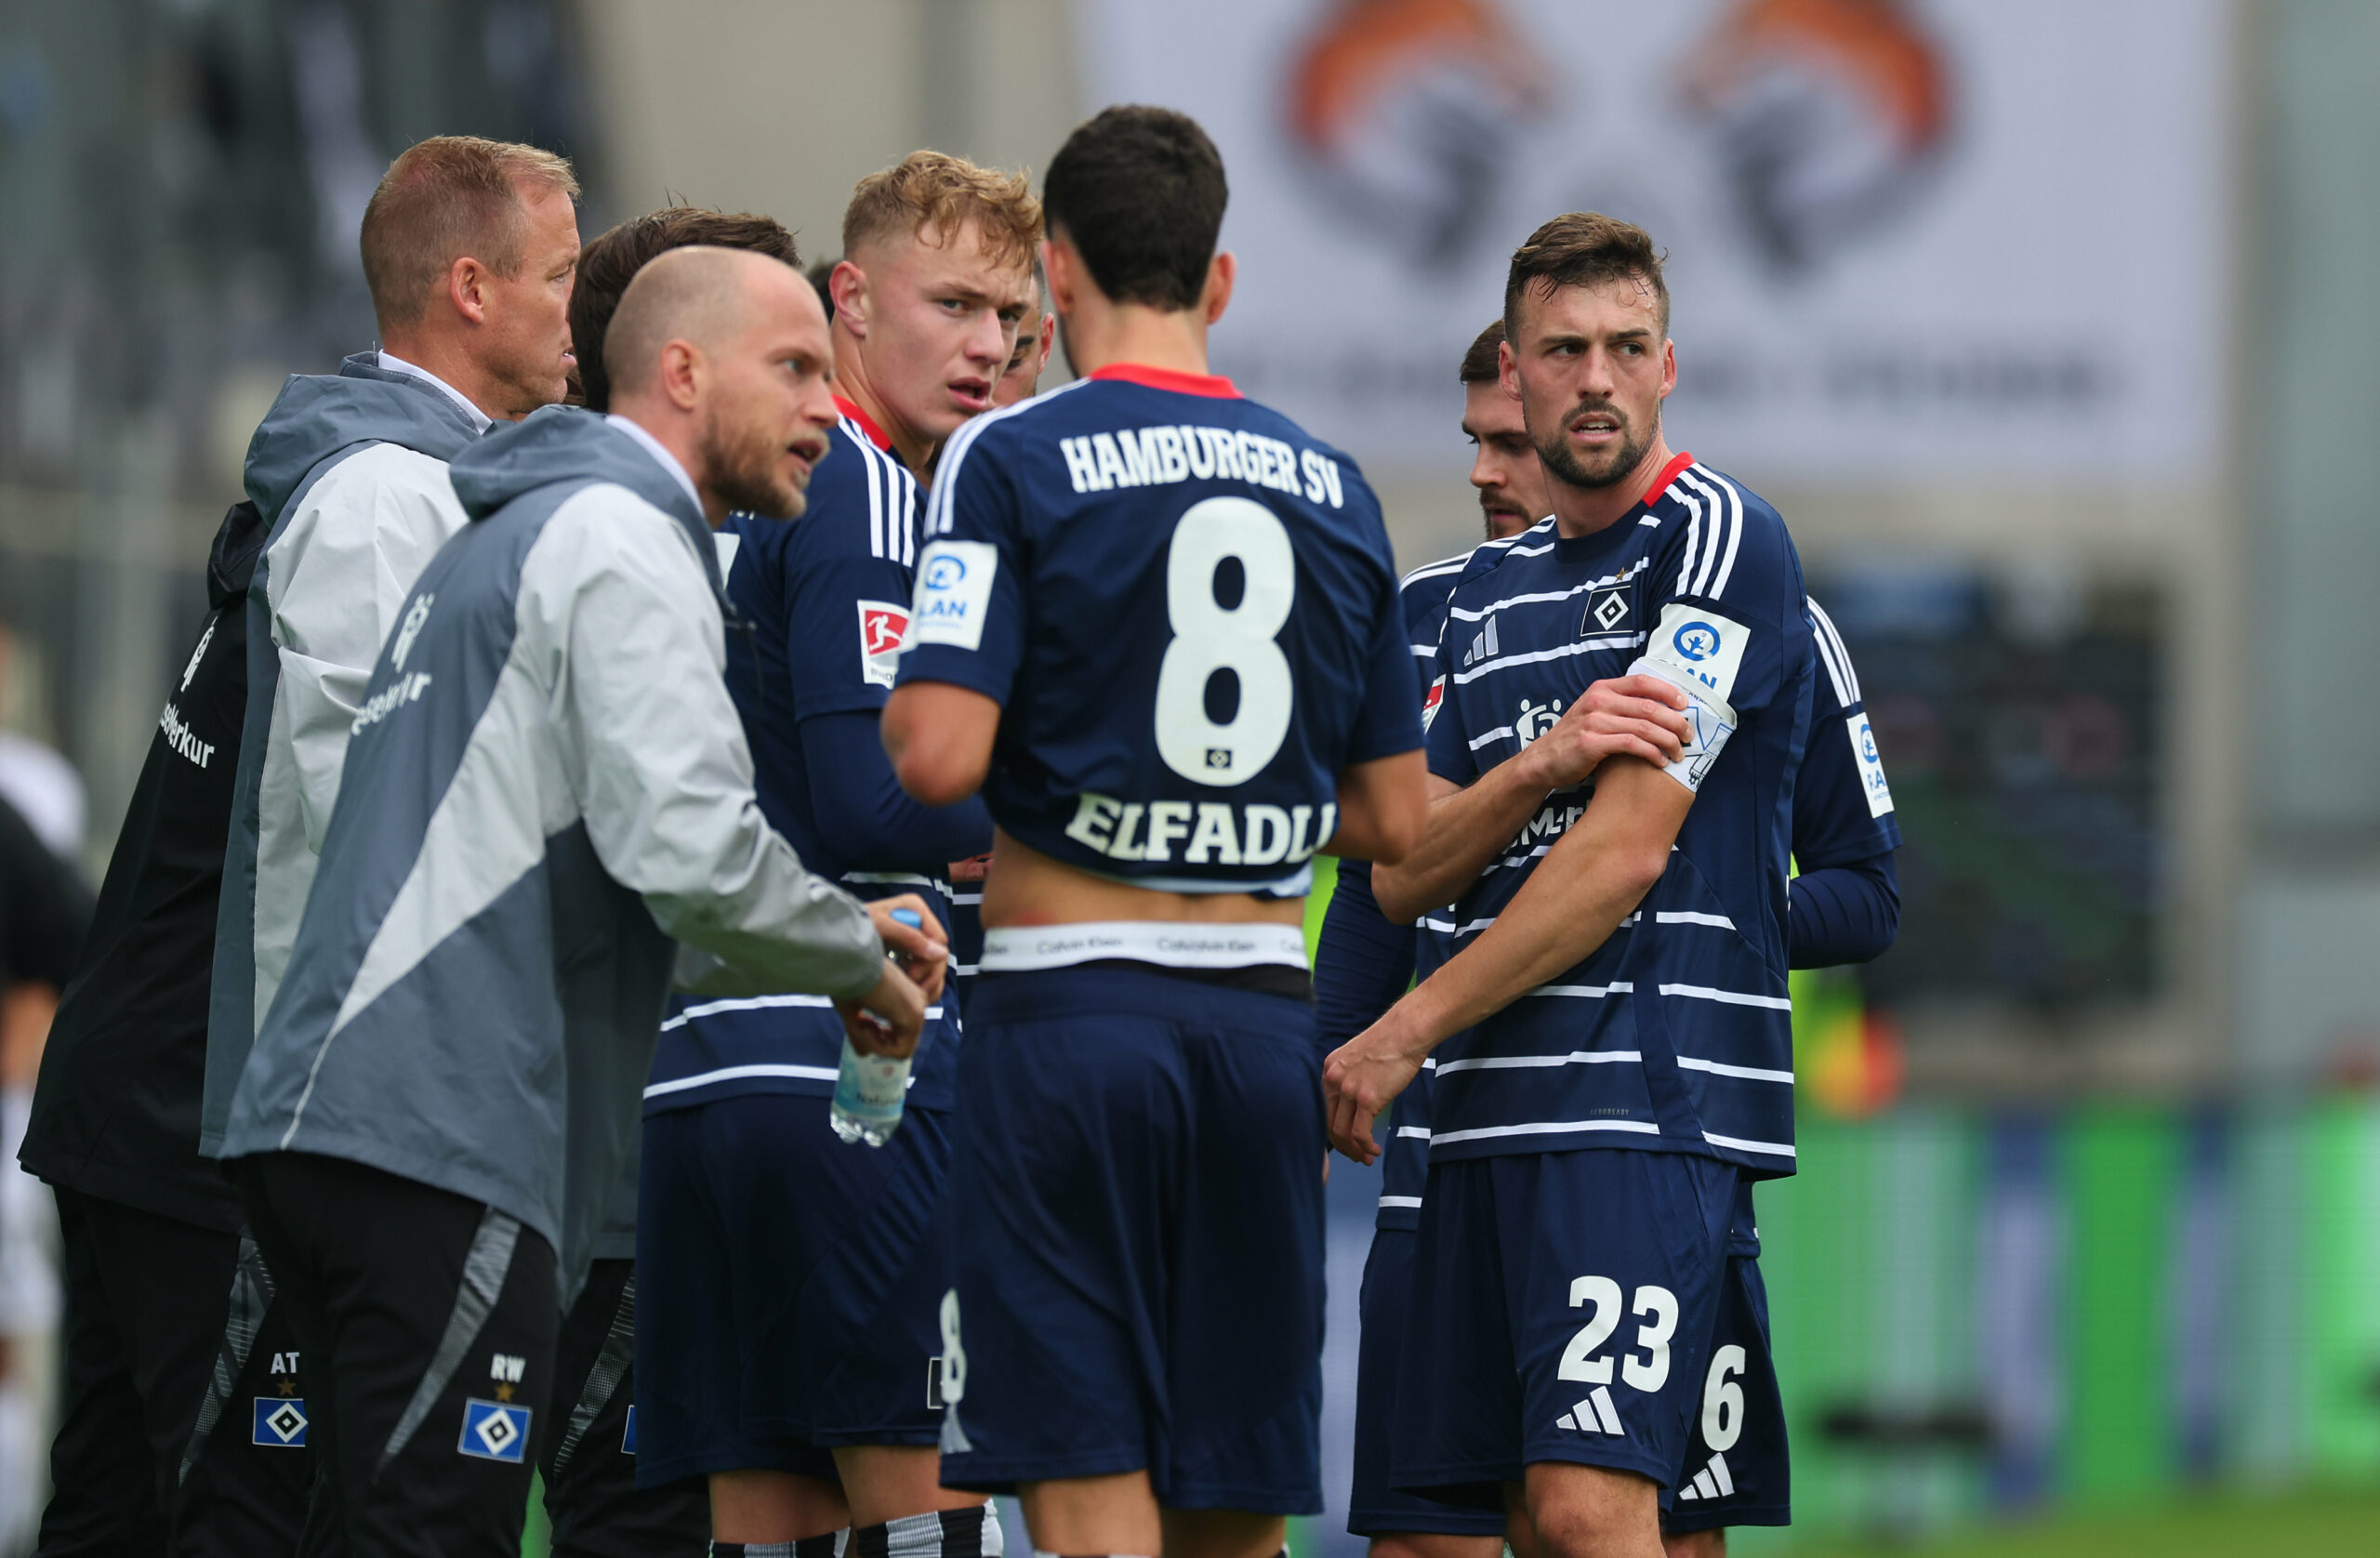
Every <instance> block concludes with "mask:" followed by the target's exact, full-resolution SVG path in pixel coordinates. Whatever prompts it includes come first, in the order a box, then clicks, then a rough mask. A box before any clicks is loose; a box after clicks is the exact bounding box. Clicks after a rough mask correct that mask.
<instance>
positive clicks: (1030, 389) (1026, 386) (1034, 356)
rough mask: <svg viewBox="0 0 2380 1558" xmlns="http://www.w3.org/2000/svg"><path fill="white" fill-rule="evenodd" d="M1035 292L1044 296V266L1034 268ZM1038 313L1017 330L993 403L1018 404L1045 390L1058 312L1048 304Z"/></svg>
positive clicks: (1056, 331) (1039, 297)
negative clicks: (1044, 378) (1044, 374)
mask: <svg viewBox="0 0 2380 1558" xmlns="http://www.w3.org/2000/svg"><path fill="white" fill-rule="evenodd" d="M1033 296H1034V299H1035V301H1036V302H1037V303H1038V302H1039V301H1040V299H1041V278H1040V268H1039V267H1038V265H1037V266H1036V267H1035V268H1034V278H1033ZM1035 313H1036V315H1037V316H1038V317H1036V318H1034V319H1033V320H1031V321H1030V322H1028V323H1026V324H1025V326H1024V327H1023V328H1021V329H1019V330H1018V331H1017V333H1016V350H1015V351H1014V352H1012V354H1011V355H1010V357H1009V360H1008V370H1007V371H1006V372H1005V373H1003V374H1001V375H1000V381H999V383H998V384H996V385H994V386H993V387H992V403H993V404H994V405H996V406H998V405H1014V404H1015V403H1017V402H1019V401H1029V400H1031V399H1032V398H1033V397H1034V396H1035V395H1037V394H1039V393H1040V391H1041V372H1042V370H1043V369H1045V368H1047V367H1048V366H1049V365H1050V348H1051V345H1052V344H1053V343H1055V342H1056V340H1057V338H1058V316H1057V315H1056V314H1053V313H1051V311H1050V310H1048V309H1047V308H1039V309H1037V310H1035Z"/></svg>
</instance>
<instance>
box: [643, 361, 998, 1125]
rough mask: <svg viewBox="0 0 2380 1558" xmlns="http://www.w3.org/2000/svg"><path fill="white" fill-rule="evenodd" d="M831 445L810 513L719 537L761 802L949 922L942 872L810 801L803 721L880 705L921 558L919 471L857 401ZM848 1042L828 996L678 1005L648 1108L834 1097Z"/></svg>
mask: <svg viewBox="0 0 2380 1558" xmlns="http://www.w3.org/2000/svg"><path fill="white" fill-rule="evenodd" d="M827 448H828V454H827V456H826V459H824V460H822V461H820V462H819V465H818V469H816V470H815V471H814V472H813V474H812V476H811V480H810V499H809V506H808V508H807V509H806V511H805V512H804V513H803V515H802V517H801V518H800V519H799V520H795V521H792V522H786V521H781V520H766V519H760V518H757V517H755V516H753V515H749V514H737V515H734V516H731V517H730V518H729V520H728V522H727V523H726V525H725V526H724V527H723V528H721V531H720V532H719V537H718V539H719V551H720V562H721V568H722V571H723V572H724V574H725V575H726V579H727V596H728V599H729V601H732V602H733V603H734V607H735V611H736V614H737V616H738V617H740V618H741V619H742V620H741V621H740V622H738V623H731V624H730V625H729V627H728V631H727V690H728V693H730V695H732V696H733V697H734V700H735V707H736V711H737V712H738V713H739V714H741V715H742V716H743V719H744V733H745V739H746V740H747V742H748V743H749V744H750V746H751V748H752V766H753V788H754V789H755V791H756V792H757V793H758V794H759V797H760V811H761V812H762V813H763V814H764V815H765V816H767V818H768V819H769V822H770V825H772V826H774V827H775V828H776V830H777V831H778V832H780V833H782V834H784V835H785V836H786V838H787V841H788V842H789V843H791V844H792V845H793V847H794V849H795V850H796V851H797V852H800V856H801V858H802V862H803V863H804V864H805V865H808V866H809V867H810V868H811V869H812V870H813V871H815V872H817V873H818V874H819V875H821V876H824V877H828V878H833V879H835V880H837V881H840V883H841V884H842V886H843V887H845V888H846V889H847V890H849V891H851V892H852V893H853V894H854V895H855V896H857V897H860V898H863V899H867V898H881V897H886V896H889V895H891V894H893V893H895V892H917V893H919V894H920V895H922V896H923V897H924V898H925V899H926V900H927V902H928V903H930V904H934V906H935V907H936V909H937V910H939V911H940V912H941V914H942V917H943V919H944V921H945V924H947V923H948V922H949V921H950V920H951V919H952V918H953V914H952V905H951V904H950V902H949V896H948V890H947V888H946V887H945V886H943V885H942V884H940V883H939V882H938V881H936V880H935V879H934V875H933V874H932V873H930V872H929V871H923V870H916V869H911V870H906V871H904V870H891V871H888V870H885V869H883V866H884V865H885V863H884V862H882V861H868V860H859V859H853V858H848V857H847V855H846V853H845V852H844V850H842V849H840V848H839V847H838V846H839V842H840V839H841V838H843V837H844V835H843V833H842V832H841V831H840V830H839V829H838V828H837V827H836V826H834V825H833V819H832V818H829V817H822V816H821V815H820V814H819V812H818V808H817V807H816V805H815V804H814V798H813V790H814V787H815V786H813V774H812V773H811V772H810V761H809V758H808V755H807V754H806V753H805V751H804V749H803V743H802V735H801V726H802V724H803V723H804V722H805V721H808V720H816V719H819V718H821V717H824V716H830V715H836V714H845V713H854V712H857V713H873V712H874V711H876V710H879V709H881V708H882V707H883V706H884V700H885V699H886V698H887V697H888V696H890V695H891V692H892V686H893V664H894V661H893V656H894V653H895V652H896V651H897V650H898V648H899V647H900V642H901V637H902V634H903V633H904V632H905V631H906V628H907V626H908V618H909V608H908V600H909V588H910V581H911V579H912V577H913V576H914V573H915V569H916V564H917V556H918V534H917V510H918V501H917V499H918V486H917V481H916V479H915V478H914V477H912V476H911V475H910V474H909V472H908V471H907V469H905V468H904V467H903V466H902V464H901V462H900V461H899V460H897V459H895V458H894V457H893V456H892V455H891V454H890V453H889V452H887V451H886V450H884V449H883V448H881V447H879V445H878V443H877V442H876V441H875V440H873V439H871V438H870V437H869V429H868V428H867V426H866V423H865V422H863V421H862V420H861V419H860V418H859V416H856V415H855V414H854V410H853V408H852V407H850V406H848V405H846V407H845V409H844V415H843V418H842V420H841V422H840V424H839V426H838V428H837V429H836V431H835V432H834V433H832V434H830V435H829V437H828V441H827ZM908 864H910V865H913V866H914V865H921V864H922V865H929V866H930V865H934V864H937V863H931V862H927V863H918V862H912V863H908ZM951 1010H952V1011H953V1012H954V1013H955V1011H956V1003H955V1002H954V1003H953V1004H952V1008H951ZM956 1029H957V1023H956V1020H955V1016H954V1017H952V1018H951V1019H949V1020H946V1021H945V1022H936V1023H929V1024H928V1025H927V1028H926V1032H925V1036H924V1037H923V1038H922V1039H920V1040H919V1048H918V1054H917V1063H916V1070H915V1071H914V1072H913V1074H912V1075H913V1076H914V1078H915V1079H914V1080H913V1081H912V1082H911V1084H910V1089H909V1102H910V1103H911V1105H913V1106H915V1107H920V1108H932V1109H945V1108H948V1107H949V1104H950V1090H951V1078H952V1076H953V1075H954V1074H955V1072H956V1070H957V1067H958V1053H957V1044H956V1039H955V1035H956ZM842 1042H843V1030H842V1023H841V1022H840V1020H839V1019H838V1018H837V1017H836V1015H835V1013H834V1010H833V1009H832V1006H831V1003H829V1002H828V1000H827V999H826V997H824V996H803V995H777V996H761V997H741V998H731V999H711V998H703V997H681V998H677V999H673V1001H672V1002H671V1005H670V1013H669V1016H668V1020H667V1021H666V1022H664V1023H663V1024H662V1031H661V1043H660V1046H659V1048H658V1049H657V1050H655V1054H654V1062H653V1072H652V1076H651V1077H650V1079H649V1081H648V1082H647V1084H646V1087H645V1108H646V1110H647V1112H648V1113H650V1112H654V1111H657V1110H665V1109H678V1108H687V1107H691V1106H693V1105H694V1104H697V1103H707V1102H710V1101H711V1100H713V1099H717V1098H724V1097H729V1096H733V1095H734V1094H737V1093H748V1092H791V1093H810V1094H829V1093H832V1092H833V1091H834V1089H835V1074H836V1067H837V1064H838V1063H839V1061H840V1056H841V1053H842Z"/></svg>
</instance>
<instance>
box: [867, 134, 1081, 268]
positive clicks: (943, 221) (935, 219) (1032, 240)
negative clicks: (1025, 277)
mask: <svg viewBox="0 0 2380 1558" xmlns="http://www.w3.org/2000/svg"><path fill="white" fill-rule="evenodd" d="M970 221H972V222H975V223H977V224H978V225H980V226H981V227H982V229H983V232H984V247H985V250H986V251H987V252H988V253H990V255H991V256H992V257H993V258H995V259H997V260H998V261H1000V262H1001V263H1003V264H1007V265H1029V264H1031V263H1032V262H1033V254H1034V249H1035V246H1036V245H1038V244H1039V243H1040V242H1041V203H1040V202H1039V201H1038V200H1036V199H1034V198H1033V187H1032V185H1031V184H1029V183H1028V182H1026V180H1025V175H1023V174H1022V173H1000V172H997V171H995V170H993V169H991V168H987V167H978V166H977V165H975V164H973V163H971V162H969V161H968V160H967V159H966V158H964V157H953V156H950V155H948V154H947V153H945V152H910V153H909V154H908V155H907V156H906V157H904V158H902V159H901V160H900V161H899V162H898V163H895V164H894V165H893V166H891V167H888V168H885V169H884V170H883V171H881V172H879V173H871V174H869V175H868V176H867V177H866V178H863V179H861V180H860V181H859V183H858V184H857V185H855V186H854V187H853V190H852V203H851V204H850V205H847V206H845V207H844V208H843V257H844V258H846V259H851V258H853V257H856V256H857V255H858V254H859V252H860V249H861V248H862V247H863V246H864V245H866V244H872V243H876V242H878V241H879V240H881V239H885V238H892V237H902V238H906V237H909V236H911V235H913V234H918V233H922V232H924V231H926V230H927V229H928V228H932V230H933V232H934V238H935V241H936V242H938V243H944V244H947V243H949V242H950V241H951V240H952V239H953V238H954V237H956V236H957V234H958V232H959V229H960V228H962V227H964V226H966V225H967V223H969V222H970Z"/></svg>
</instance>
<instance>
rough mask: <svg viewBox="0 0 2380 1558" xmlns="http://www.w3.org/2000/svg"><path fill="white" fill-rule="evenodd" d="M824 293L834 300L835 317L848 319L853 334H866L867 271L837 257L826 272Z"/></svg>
mask: <svg viewBox="0 0 2380 1558" xmlns="http://www.w3.org/2000/svg"><path fill="white" fill-rule="evenodd" d="M826 295H827V296H828V297H832V298H833V299H834V300H835V317H836V318H838V319H844V320H849V321H850V322H851V332H852V334H853V335H854V336H865V335H866V334H867V272H866V271H863V270H861V269H860V268H859V267H858V266H856V265H854V264H853V263H852V262H851V261H850V260H848V259H839V260H837V261H836V262H835V268H834V269H833V270H832V271H828V272H826Z"/></svg>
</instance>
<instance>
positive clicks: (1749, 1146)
mask: <svg viewBox="0 0 2380 1558" xmlns="http://www.w3.org/2000/svg"><path fill="white" fill-rule="evenodd" d="M1702 1139H1703V1140H1704V1141H1705V1142H1710V1143H1711V1144H1712V1146H1714V1147H1726V1148H1728V1149H1729V1150H1730V1151H1733V1152H1739V1153H1766V1154H1768V1155H1770V1156H1772V1157H1792V1155H1793V1146H1792V1142H1747V1141H1745V1140H1743V1139H1742V1138H1741V1137H1739V1136H1713V1135H1712V1133H1711V1132H1709V1131H1707V1130H1706V1131H1704V1132H1703V1133H1702Z"/></svg>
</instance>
